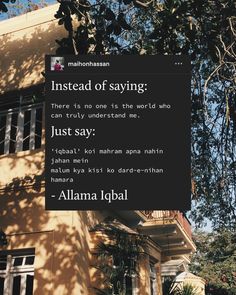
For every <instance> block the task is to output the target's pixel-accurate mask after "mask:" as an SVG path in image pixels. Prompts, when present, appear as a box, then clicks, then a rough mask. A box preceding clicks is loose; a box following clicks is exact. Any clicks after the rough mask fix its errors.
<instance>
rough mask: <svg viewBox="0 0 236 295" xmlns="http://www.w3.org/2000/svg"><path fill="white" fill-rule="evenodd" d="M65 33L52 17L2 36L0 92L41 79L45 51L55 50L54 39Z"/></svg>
mask: <svg viewBox="0 0 236 295" xmlns="http://www.w3.org/2000/svg"><path fill="white" fill-rule="evenodd" d="M42 21H43V20H42ZM16 30H17V28H16ZM66 35H67V33H66V31H65V30H64V28H63V27H62V26H59V25H58V24H57V22H54V21H53V22H50V23H47V24H44V25H38V26H37V27H33V28H28V29H22V30H21V31H19V32H15V33H12V34H10V33H9V34H6V35H3V36H1V37H0V55H1V56H4V59H1V61H0V77H1V80H0V89H1V90H0V92H6V91H10V90H14V89H21V88H25V87H28V86H30V85H35V84H38V83H40V82H42V81H43V76H42V75H41V72H42V71H44V55H45V54H54V53H55V51H56V48H57V47H58V45H57V43H56V42H55V39H56V38H58V37H63V36H66Z"/></svg>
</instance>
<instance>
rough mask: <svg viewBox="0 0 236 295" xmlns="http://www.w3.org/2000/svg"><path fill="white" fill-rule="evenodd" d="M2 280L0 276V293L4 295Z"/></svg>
mask: <svg viewBox="0 0 236 295" xmlns="http://www.w3.org/2000/svg"><path fill="white" fill-rule="evenodd" d="M4 281H5V279H4V278H1V277H0V295H4V293H3V292H4Z"/></svg>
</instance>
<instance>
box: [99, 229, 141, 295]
mask: <svg viewBox="0 0 236 295" xmlns="http://www.w3.org/2000/svg"><path fill="white" fill-rule="evenodd" d="M107 233H108V235H109V238H110V242H109V243H108V242H100V243H99V245H98V246H97V249H96V252H95V255H96V256H97V258H98V261H99V262H100V263H99V265H98V266H97V268H98V269H99V270H100V271H101V273H102V274H103V275H104V283H105V285H106V288H105V289H104V290H97V294H106V295H111V294H117V295H123V294H128V293H129V290H127V287H128V284H126V285H125V281H124V280H126V279H127V280H132V277H133V276H137V275H138V260H139V256H140V254H141V253H142V252H143V246H144V243H145V238H144V237H143V236H140V235H138V234H137V235H136V234H129V233H126V232H122V231H120V230H118V229H113V230H109V231H108V232H107Z"/></svg>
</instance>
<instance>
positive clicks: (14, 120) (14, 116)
mask: <svg viewBox="0 0 236 295" xmlns="http://www.w3.org/2000/svg"><path fill="white" fill-rule="evenodd" d="M17 119H18V114H12V122H11V142H10V153H14V152H15V149H16V131H17Z"/></svg>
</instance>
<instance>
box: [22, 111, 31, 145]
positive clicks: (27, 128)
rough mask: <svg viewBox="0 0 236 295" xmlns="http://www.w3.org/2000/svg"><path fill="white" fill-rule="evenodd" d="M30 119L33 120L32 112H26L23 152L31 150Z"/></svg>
mask: <svg viewBox="0 0 236 295" xmlns="http://www.w3.org/2000/svg"><path fill="white" fill-rule="evenodd" d="M30 119H31V111H25V115H24V135H23V141H24V142H23V151H26V150H28V149H29V140H30V138H29V135H30Z"/></svg>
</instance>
